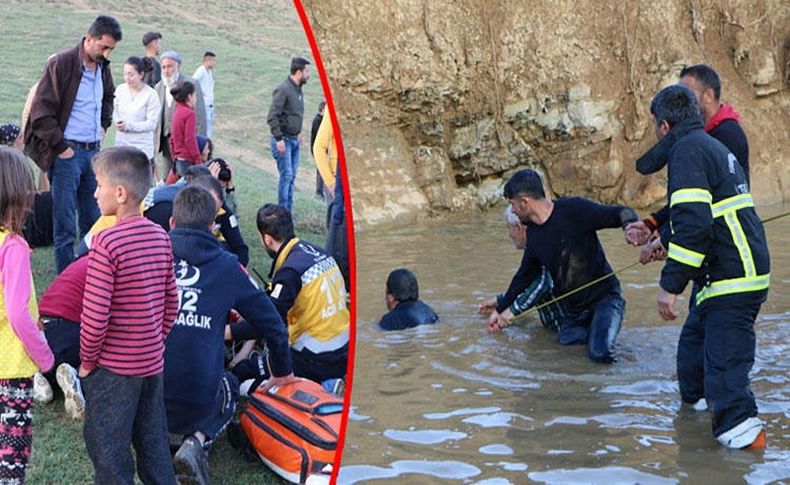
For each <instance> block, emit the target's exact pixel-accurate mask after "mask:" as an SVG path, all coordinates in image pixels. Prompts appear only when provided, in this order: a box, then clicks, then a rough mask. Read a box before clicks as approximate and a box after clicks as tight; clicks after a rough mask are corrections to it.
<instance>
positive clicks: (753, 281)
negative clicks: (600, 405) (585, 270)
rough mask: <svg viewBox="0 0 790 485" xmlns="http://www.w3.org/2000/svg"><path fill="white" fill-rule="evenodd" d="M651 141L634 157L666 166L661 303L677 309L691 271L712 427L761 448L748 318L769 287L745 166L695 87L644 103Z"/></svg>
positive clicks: (646, 166)
mask: <svg viewBox="0 0 790 485" xmlns="http://www.w3.org/2000/svg"><path fill="white" fill-rule="evenodd" d="M650 112H651V113H652V114H653V117H654V120H655V123H656V138H658V140H659V141H658V143H656V145H654V146H653V147H652V148H651V149H650V150H649V151H648V153H646V154H645V155H644V156H643V157H642V158H640V159H639V160H638V161H637V166H638V167H640V172H643V173H652V172H655V171H658V170H660V169H661V168H662V167H663V165H664V164H667V165H668V169H667V173H668V182H667V185H668V187H667V194H669V201H670V202H669V208H670V209H669V210H670V216H669V217H670V224H671V227H672V231H671V234H667V233H665V234H664V235H663V237H662V238H663V239H664V241H663V244H664V247H666V248H668V257H667V262H666V264H665V265H664V269H663V270H662V272H661V280H660V285H661V291H660V293H659V295H658V311H659V314H660V315H661V317H662V318H664V319H665V320H674V319H675V318H676V317H677V315H678V314H677V312H676V311H675V302H676V300H677V297H678V295H679V294H680V293H682V292H683V290H684V289H685V287H686V285H687V284H688V282H689V280H693V281H694V282H695V283H696V285H697V287H698V288H699V291H698V292H697V294H696V298H695V303H696V305H697V307H698V312H699V316H700V325H701V326H702V328H704V339H703V340H702V341H701V342H699V345H698V346H697V348H696V351H697V352H698V353H699V354H700V355H703V356H704V366H703V368H704V383H705V386H704V387H705V389H704V392H705V398H706V400H707V401H708V403H709V404H710V405H711V406H712V411H713V435H714V436H715V437H716V439H717V440H718V441H719V442H720V443H721V444H723V445H724V446H726V447H728V448H748V447H753V448H764V447H765V431H764V430H763V422H762V421H761V420H760V419H759V418H758V417H757V406H756V404H755V401H754V395H753V394H752V391H751V388H750V383H749V371H750V370H751V368H752V365H753V364H754V353H755V335H754V320H755V318H756V317H757V314H758V313H759V311H760V306H761V305H762V302H763V301H765V299H766V296H767V293H768V285H769V280H770V261H769V255H768V245H767V243H766V239H765V232H764V230H763V225H762V223H761V222H760V219H759V217H757V213H756V212H755V210H754V201H753V200H752V196H751V194H749V185H748V183H747V179H746V175H745V173H744V171H743V169H742V168H741V166H740V164H739V163H738V160H737V159H736V158H735V155H733V154H732V153H731V152H730V150H729V149H728V148H727V147H725V146H724V145H723V144H721V143H720V142H719V141H717V140H716V139H714V138H713V137H711V136H709V135H707V134H706V133H705V132H704V131H703V124H702V119H701V118H700V113H699V108H698V107H697V100H696V97H695V95H694V93H693V92H692V91H691V89H689V88H688V87H686V86H682V85H674V86H669V87H666V88H664V89H662V90H661V91H659V92H658V94H656V96H655V97H654V98H653V101H652V103H651V106H650Z"/></svg>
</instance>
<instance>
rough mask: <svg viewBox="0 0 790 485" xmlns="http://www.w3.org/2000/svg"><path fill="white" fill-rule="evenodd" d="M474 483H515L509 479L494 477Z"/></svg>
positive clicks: (497, 484)
mask: <svg viewBox="0 0 790 485" xmlns="http://www.w3.org/2000/svg"><path fill="white" fill-rule="evenodd" d="M474 483H475V485H510V484H512V483H513V482H511V481H510V480H508V479H507V478H501V477H494V478H487V479H485V480H480V481H479V482H474Z"/></svg>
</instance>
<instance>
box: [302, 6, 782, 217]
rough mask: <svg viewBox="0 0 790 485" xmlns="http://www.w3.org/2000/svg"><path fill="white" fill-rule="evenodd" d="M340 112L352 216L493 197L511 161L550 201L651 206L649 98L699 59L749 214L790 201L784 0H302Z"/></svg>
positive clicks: (397, 213)
mask: <svg viewBox="0 0 790 485" xmlns="http://www.w3.org/2000/svg"><path fill="white" fill-rule="evenodd" d="M305 7H306V9H307V11H308V15H309V16H310V20H311V24H312V26H313V30H314V34H315V36H316V40H317V41H318V44H319V47H320V49H321V55H322V58H323V60H324V64H325V67H326V69H327V74H328V75H329V78H330V81H331V87H332V93H333V96H334V99H335V103H336V107H337V110H338V114H339V118H340V126H341V130H342V133H343V140H344V145H345V150H346V156H347V163H348V168H349V177H350V181H351V190H352V192H351V194H352V198H353V205H354V214H355V218H356V222H357V223H359V224H362V225H366V224H367V225H369V224H377V223H380V222H384V221H389V220H391V219H393V218H413V217H417V216H420V215H426V214H437V213H443V212H448V211H465V210H471V209H474V208H475V207H480V206H486V205H489V204H492V203H493V202H495V201H496V200H498V198H499V197H500V194H501V187H502V184H503V182H504V180H503V179H505V178H506V177H507V176H508V175H509V174H510V173H512V172H513V171H514V170H516V169H520V168H524V167H532V168H535V169H537V170H539V171H540V172H542V173H543V174H544V175H545V179H546V181H547V182H548V184H549V186H550V188H551V191H552V192H553V193H554V194H555V195H558V196H567V195H583V196H587V197H591V198H594V199H597V200H600V201H603V202H624V203H628V204H632V205H636V206H645V205H648V204H650V203H653V202H656V201H659V200H660V199H662V198H663V197H664V196H665V189H664V187H665V176H666V175H665V172H663V173H660V174H656V175H653V176H651V177H643V176H641V175H640V174H638V173H637V172H636V171H635V169H634V160H635V159H636V157H637V156H638V155H639V154H641V153H642V152H643V151H644V150H646V149H647V148H649V147H650V146H651V145H652V144H653V143H654V142H655V137H654V132H653V122H652V118H651V116H650V113H649V103H650V100H651V98H652V96H653V95H654V94H655V92H656V91H657V90H658V89H660V88H661V87H663V86H665V85H667V84H670V83H673V82H676V80H677V76H678V73H679V71H680V69H681V68H682V67H683V66H684V65H690V64H696V63H707V64H709V65H711V66H712V67H714V68H715V69H716V70H717V71H718V72H719V74H720V76H721V78H722V84H723V90H722V101H723V102H727V103H731V104H733V105H734V106H735V107H736V109H737V110H738V111H739V112H740V114H741V117H742V124H743V126H744V129H745V130H746V132H747V135H748V136H749V140H750V144H751V157H750V162H751V166H752V167H753V168H752V181H753V182H752V183H753V188H752V191H753V193H754V194H755V196H756V198H757V201H758V204H759V203H771V202H777V201H779V200H782V199H787V198H790V167H789V166H788V165H789V163H788V162H789V161H788V153H789V152H790V148H789V146H790V135H788V128H789V127H790V114H788V113H789V110H788V108H789V107H790V97H789V95H790V91H788V87H790V8H788V6H787V3H786V2H785V1H784V0H748V1H740V0H720V1H703V0H670V1H667V2H651V1H635V2H615V1H608V0H587V1H581V2H580V1H572V0H559V1H548V0H540V1H538V0H535V1H525V0H514V1H483V0H456V1H453V2H446V1H442V2H438V1H433V0H424V1H421V2H420V1H417V0H402V1H388V2H375V1H362V2H358V1H356V0H331V1H330V0H305Z"/></svg>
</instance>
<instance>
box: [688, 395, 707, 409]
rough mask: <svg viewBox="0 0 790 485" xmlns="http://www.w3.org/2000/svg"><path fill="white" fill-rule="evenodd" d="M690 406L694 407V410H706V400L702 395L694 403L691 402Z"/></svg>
mask: <svg viewBox="0 0 790 485" xmlns="http://www.w3.org/2000/svg"><path fill="white" fill-rule="evenodd" d="M691 407H692V408H693V409H694V411H699V412H702V411H707V410H708V401H706V400H705V398H704V397H703V398H702V399H700V400H699V401H697V402H695V403H694V404H692V405H691Z"/></svg>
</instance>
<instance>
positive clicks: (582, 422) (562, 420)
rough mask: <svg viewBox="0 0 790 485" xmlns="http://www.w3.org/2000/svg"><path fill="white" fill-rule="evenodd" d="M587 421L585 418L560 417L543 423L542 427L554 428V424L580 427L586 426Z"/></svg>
mask: <svg viewBox="0 0 790 485" xmlns="http://www.w3.org/2000/svg"><path fill="white" fill-rule="evenodd" d="M588 421H589V420H588V419H587V418H580V417H577V416H560V417H557V418H554V419H552V420H551V421H549V422H547V423H544V424H543V426H546V427H549V426H554V425H555V424H571V425H577V426H581V425H585V424H587V422H588Z"/></svg>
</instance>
